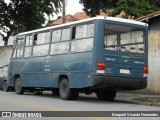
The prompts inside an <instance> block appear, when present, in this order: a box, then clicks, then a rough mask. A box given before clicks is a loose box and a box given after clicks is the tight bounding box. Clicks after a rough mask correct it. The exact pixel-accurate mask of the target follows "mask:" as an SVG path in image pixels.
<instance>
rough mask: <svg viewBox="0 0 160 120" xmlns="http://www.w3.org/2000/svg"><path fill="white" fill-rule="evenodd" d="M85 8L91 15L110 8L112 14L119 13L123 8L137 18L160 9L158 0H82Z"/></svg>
mask: <svg viewBox="0 0 160 120" xmlns="http://www.w3.org/2000/svg"><path fill="white" fill-rule="evenodd" d="M80 3H81V4H83V6H84V8H83V10H84V11H85V12H86V13H87V14H88V15H90V16H96V15H97V14H99V13H100V11H104V12H106V10H108V9H110V10H111V11H112V12H111V14H110V15H111V16H115V15H117V14H119V13H120V12H121V11H122V10H123V11H124V12H125V13H126V16H125V17H128V15H131V16H134V17H135V18H138V17H141V16H144V15H147V14H150V13H153V12H155V11H158V10H160V7H159V6H158V5H159V2H158V1H157V0H92V1H91V0H80Z"/></svg>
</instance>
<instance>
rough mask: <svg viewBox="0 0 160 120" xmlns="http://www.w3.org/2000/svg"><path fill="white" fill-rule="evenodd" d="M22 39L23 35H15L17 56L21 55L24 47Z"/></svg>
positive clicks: (20, 56)
mask: <svg viewBox="0 0 160 120" xmlns="http://www.w3.org/2000/svg"><path fill="white" fill-rule="evenodd" d="M24 39H25V36H18V37H17V44H18V45H17V58H22V57H23V48H24Z"/></svg>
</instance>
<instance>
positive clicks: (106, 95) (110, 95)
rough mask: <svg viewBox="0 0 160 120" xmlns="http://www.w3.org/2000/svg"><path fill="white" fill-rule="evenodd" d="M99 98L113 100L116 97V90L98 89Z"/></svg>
mask: <svg viewBox="0 0 160 120" xmlns="http://www.w3.org/2000/svg"><path fill="white" fill-rule="evenodd" d="M96 94H97V98H98V99H99V100H103V101H113V100H114V98H115V97H116V91H101V90H99V91H97V93H96Z"/></svg>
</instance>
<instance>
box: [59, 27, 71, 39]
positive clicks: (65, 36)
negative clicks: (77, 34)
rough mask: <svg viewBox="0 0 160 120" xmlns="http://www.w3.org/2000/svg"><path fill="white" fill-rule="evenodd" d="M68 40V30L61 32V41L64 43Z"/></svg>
mask: <svg viewBox="0 0 160 120" xmlns="http://www.w3.org/2000/svg"><path fill="white" fill-rule="evenodd" d="M69 39H70V28H67V29H63V30H62V38H61V41H66V40H69Z"/></svg>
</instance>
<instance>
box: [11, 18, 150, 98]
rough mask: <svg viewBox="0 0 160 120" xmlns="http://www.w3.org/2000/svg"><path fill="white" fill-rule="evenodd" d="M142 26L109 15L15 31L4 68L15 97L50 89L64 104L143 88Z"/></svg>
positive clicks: (145, 48) (144, 43)
mask: <svg viewBox="0 0 160 120" xmlns="http://www.w3.org/2000/svg"><path fill="white" fill-rule="evenodd" d="M147 31H148V25H147V24H146V23H142V22H138V21H134V20H127V19H122V18H113V17H94V18H89V19H86V20H81V21H76V22H72V23H66V24H62V25H57V26H51V27H47V28H42V29H37V30H33V31H29V32H24V33H20V34H18V35H17V36H16V38H15V42H14V51H13V54H12V57H11V60H10V64H9V72H8V75H9V87H12V88H14V89H15V92H16V93H17V94H23V93H24V92H27V91H44V90H52V93H53V94H57V95H58V94H59V95H60V97H61V98H62V99H64V100H74V99H77V98H78V95H79V93H85V94H87V95H89V94H91V93H96V95H97V98H98V99H100V100H109V101H110V100H114V98H115V96H116V92H117V90H119V89H124V90H136V89H144V88H146V86H147V75H148V33H147Z"/></svg>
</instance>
